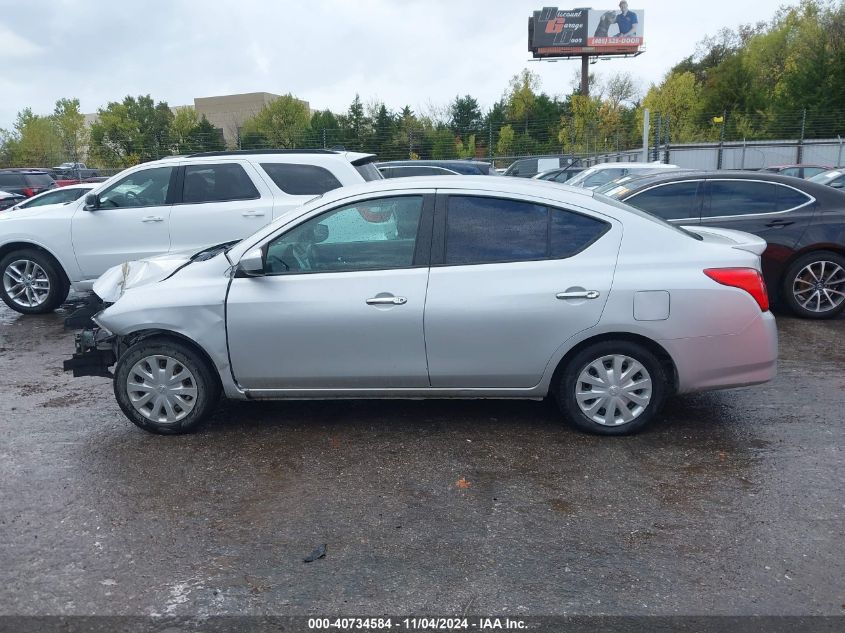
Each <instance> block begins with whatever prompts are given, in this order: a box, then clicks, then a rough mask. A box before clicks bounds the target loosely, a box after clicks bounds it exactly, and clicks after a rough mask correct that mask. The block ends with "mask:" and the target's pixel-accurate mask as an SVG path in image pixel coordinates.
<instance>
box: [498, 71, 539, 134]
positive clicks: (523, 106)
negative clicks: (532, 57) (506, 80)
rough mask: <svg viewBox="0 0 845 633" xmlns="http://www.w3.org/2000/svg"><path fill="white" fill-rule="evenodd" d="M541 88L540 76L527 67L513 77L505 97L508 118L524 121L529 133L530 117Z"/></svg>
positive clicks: (526, 130)
mask: <svg viewBox="0 0 845 633" xmlns="http://www.w3.org/2000/svg"><path fill="white" fill-rule="evenodd" d="M539 89H540V77H539V76H538V75H537V74H536V73H534V72H531V71H530V70H528V69H527V68H526V69H524V70H523V71H522V72H520V73H518V74H516V75H514V76H513V77H511V80H510V85H509V87H508V92H507V95H506V97H505V99H506V101H507V113H508V118H510V119H511V120H512V121H522V122H523V123H524V128H525V132H526V133H528V119H529V118H530V117H531V116H532V115H533V114H534V105H535V103H536V101H537V91H538V90H539Z"/></svg>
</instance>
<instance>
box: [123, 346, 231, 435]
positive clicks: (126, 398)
mask: <svg viewBox="0 0 845 633" xmlns="http://www.w3.org/2000/svg"><path fill="white" fill-rule="evenodd" d="M114 395H115V397H116V398H117V402H118V404H119V405H120V408H121V409H122V410H123V413H124V414H126V417H128V418H129V419H130V420H131V421H132V422H133V423H134V424H136V425H138V426H140V427H141V428H142V429H144V430H145V431H149V432H150V433H159V434H163V435H176V434H179V433H189V432H191V431H194V430H196V429H197V428H198V427H199V426H200V425H201V424H202V423H203V422H204V421H205V420H206V419H207V418H208V417H209V415H210V414H211V412H212V411H213V410H214V408H215V407H216V406H217V403H218V401H219V400H220V385H219V382H218V380H217V376H216V375H215V374H214V372H213V369H212V368H211V367H209V365H208V362H207V361H206V359H205V358H204V357H203V356H202V355H201V354H199V353H198V352H197V351H195V350H194V349H192V348H191V347H189V346H187V345H184V344H182V343H179V342H176V341H171V340H163V339H147V340H142V341H139V342H138V343H135V344H134V345H132V346H131V347H130V348H129V349H128V350H127V351H126V353H125V354H123V355H122V356H121V357H120V359H119V360H118V361H117V366H116V367H115V372H114Z"/></svg>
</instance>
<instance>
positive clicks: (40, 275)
mask: <svg viewBox="0 0 845 633" xmlns="http://www.w3.org/2000/svg"><path fill="white" fill-rule="evenodd" d="M3 289H4V290H5V291H6V295H7V296H8V297H9V298H10V299H11V300H12V301H13V302H14V303H16V304H18V305H19V306H22V307H24V308H37V307H38V306H40V305H41V304H42V303H44V302H45V301H46V300H47V295H49V294H50V279H49V277H47V273H46V271H45V270H44V269H43V268H41V266H39V265H38V264H37V263H36V262H34V261H32V260H30V259H18V260H15V261H13V262H12V263H10V264H9V265H8V266H6V270H4V271H3Z"/></svg>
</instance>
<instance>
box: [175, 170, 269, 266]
mask: <svg viewBox="0 0 845 633" xmlns="http://www.w3.org/2000/svg"><path fill="white" fill-rule="evenodd" d="M176 186H177V190H178V191H179V195H178V196H177V198H176V202H175V203H174V205H173V209H172V211H171V214H170V241H171V250H172V251H181V250H198V249H201V248H203V247H205V246H211V245H213V244H219V243H221V242H228V241H231V240H238V239H241V238H244V237H246V236H247V235H251V234H252V233H255V231H257V230H258V229H260V228H261V227H262V226H264V225H265V224H267V223H268V222H270V220H272V219H273V196H272V194H271V192H270V189H269V187H267V185H266V184H265V183H264V182H263V181H262V180H261V178H260V177H259V176H258V173H257V172H256V171H255V168H254V167H253V166H252V165H251V164H250V163H248V162H246V161H238V160H226V161H225V162H209V163H188V164H185V165H183V166H182V167H181V168H180V173H179V179H178V182H177V185H176Z"/></svg>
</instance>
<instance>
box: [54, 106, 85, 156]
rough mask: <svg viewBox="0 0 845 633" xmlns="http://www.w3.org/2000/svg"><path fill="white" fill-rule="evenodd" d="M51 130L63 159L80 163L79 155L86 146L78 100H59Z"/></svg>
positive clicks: (83, 120) (82, 118) (82, 116)
mask: <svg viewBox="0 0 845 633" xmlns="http://www.w3.org/2000/svg"><path fill="white" fill-rule="evenodd" d="M51 118H52V122H53V128H54V130H55V133H56V136H57V137H58V140H59V143H60V145H61V149H62V152H63V154H64V157H66V158H67V159H68V160H69V161H71V162H74V163H76V162H81V161H80V153H81V151H82V149H83V148H84V147H85V146H86V145H87V144H88V130H87V129H86V127H85V116H84V115H83V114H82V112H81V111H80V109H79V99H59V100H58V101H56V107H55V108H54V109H53V115H52V117H51Z"/></svg>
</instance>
